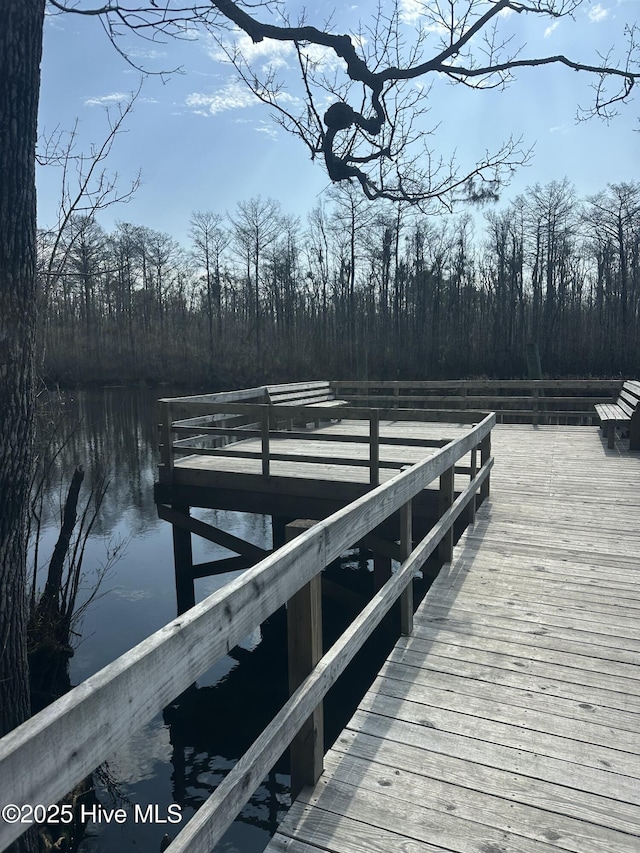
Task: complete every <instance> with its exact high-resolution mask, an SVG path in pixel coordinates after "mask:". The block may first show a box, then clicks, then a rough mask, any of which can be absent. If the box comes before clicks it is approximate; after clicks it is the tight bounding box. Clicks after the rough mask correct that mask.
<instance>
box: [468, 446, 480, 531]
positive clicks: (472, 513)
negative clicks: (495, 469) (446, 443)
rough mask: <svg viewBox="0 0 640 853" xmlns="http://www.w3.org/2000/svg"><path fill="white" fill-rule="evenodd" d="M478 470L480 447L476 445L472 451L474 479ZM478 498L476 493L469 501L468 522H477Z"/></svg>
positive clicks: (472, 477) (472, 475)
mask: <svg viewBox="0 0 640 853" xmlns="http://www.w3.org/2000/svg"><path fill="white" fill-rule="evenodd" d="M477 470H478V448H477V447H474V448H473V449H472V451H471V472H470V474H471V477H470V479H471V480H473V479H474V478H475V476H476V473H477ZM476 500H477V495H474V496H473V497H472V498H471V500H470V501H469V509H468V511H467V524H475V521H476Z"/></svg>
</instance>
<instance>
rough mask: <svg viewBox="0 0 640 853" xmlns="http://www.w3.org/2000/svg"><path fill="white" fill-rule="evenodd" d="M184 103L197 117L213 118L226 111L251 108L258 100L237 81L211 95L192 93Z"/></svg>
mask: <svg viewBox="0 0 640 853" xmlns="http://www.w3.org/2000/svg"><path fill="white" fill-rule="evenodd" d="M185 103H186V105H187V106H188V107H191V109H193V110H194V111H195V112H197V113H198V114H199V115H212V116H214V115H217V114H218V113H222V112H226V111H227V110H237V109H242V108H244V107H253V106H255V104H257V103H258V100H257V98H256V97H255V95H253V94H252V92H251V91H250V90H249V89H248V88H247V87H246V86H245V85H244V83H241V82H240V81H239V80H232V81H231V82H230V83H227V84H226V85H225V86H222V87H221V88H220V89H218V91H217V92H214V93H213V94H212V95H207V94H204V93H203V92H193V93H192V94H191V95H188V96H187V99H186V101H185Z"/></svg>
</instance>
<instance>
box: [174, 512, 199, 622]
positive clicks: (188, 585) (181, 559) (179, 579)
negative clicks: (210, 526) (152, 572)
mask: <svg viewBox="0 0 640 853" xmlns="http://www.w3.org/2000/svg"><path fill="white" fill-rule="evenodd" d="M172 509H173V511H174V512H176V513H179V514H180V515H183V516H186V518H187V519H188V518H189V507H188V506H186V505H183V504H173V506H172ZM171 530H172V533H173V559H174V565H175V573H176V602H177V605H178V616H179V615H180V614H181V613H184V612H185V611H186V610H189V609H190V608H191V607H193V606H194V605H195V603H196V591H195V586H194V583H193V551H192V549H191V532H190V531H189V530H187V528H186V527H183V526H181V525H178V524H172V526H171Z"/></svg>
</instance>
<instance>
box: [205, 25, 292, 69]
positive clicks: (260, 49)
mask: <svg viewBox="0 0 640 853" xmlns="http://www.w3.org/2000/svg"><path fill="white" fill-rule="evenodd" d="M226 48H227V49H228V50H229V52H230V53H233V52H234V50H235V51H237V52H238V53H241V54H242V55H243V57H244V58H245V60H246V61H247V63H249V65H253V64H256V63H258V62H261V63H262V67H263V68H282V67H286V66H287V65H288V62H287V60H288V58H289V57H290V56H293V54H294V51H295V48H294V46H293V45H292V44H291V43H290V42H283V41H275V40H274V39H263V40H262V41H259V42H257V43H254V42H253V41H252V40H251V38H250V37H249V36H248V35H247V34H246V33H240V32H238V33H236V34H235V35H234V36H233V38H232V39H230V40H229V41H228V43H227V45H226ZM207 53H208V54H209V56H210V57H211V59H215V60H216V62H228V61H229V58H228V56H227V54H226V53H225V50H224V49H223V48H222V47H221V46H220V45H219V44H218V43H217V42H216V41H215V40H214V39H210V41H209V47H208V49H207Z"/></svg>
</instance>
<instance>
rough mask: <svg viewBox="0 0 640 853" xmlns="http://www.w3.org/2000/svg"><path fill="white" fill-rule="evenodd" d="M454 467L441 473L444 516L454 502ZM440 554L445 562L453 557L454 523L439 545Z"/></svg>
mask: <svg viewBox="0 0 640 853" xmlns="http://www.w3.org/2000/svg"><path fill="white" fill-rule="evenodd" d="M453 478H454V469H453V467H451V468H447V470H446V471H444V473H442V474H441V475H440V493H439V498H438V509H439V513H440V516H443V515H444V514H445V512H446V511H447V510H448V509H449V507H450V506H451V504H452V503H453ZM438 556H439V557H440V559H441V560H442V562H443V563H450V562H451V560H452V559H453V525H451V527H450V528H449V529H448V530H447V532H446V533H445V534H444V536H443V537H442V539H441V540H440V544H439V545H438Z"/></svg>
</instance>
